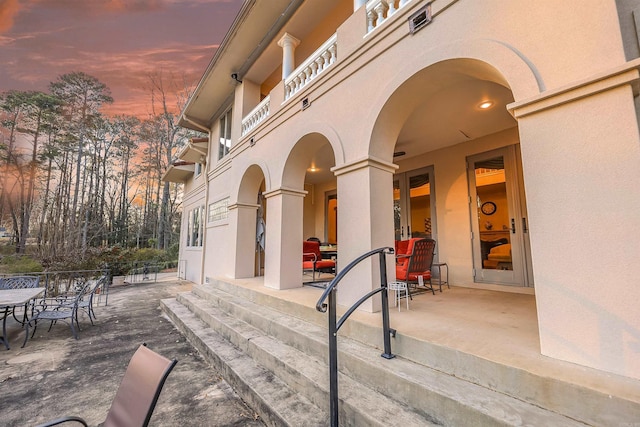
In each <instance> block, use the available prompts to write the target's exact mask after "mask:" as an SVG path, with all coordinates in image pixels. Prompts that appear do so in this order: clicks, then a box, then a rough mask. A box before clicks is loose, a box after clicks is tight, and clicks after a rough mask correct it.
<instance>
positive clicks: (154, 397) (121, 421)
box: [38, 344, 178, 427]
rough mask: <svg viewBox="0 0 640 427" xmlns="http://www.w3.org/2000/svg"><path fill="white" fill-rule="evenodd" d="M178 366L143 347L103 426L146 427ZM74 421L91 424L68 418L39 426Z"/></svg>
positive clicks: (137, 353) (130, 367)
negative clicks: (164, 388)
mask: <svg viewBox="0 0 640 427" xmlns="http://www.w3.org/2000/svg"><path fill="white" fill-rule="evenodd" d="M176 363H178V361H177V360H175V359H173V360H169V359H167V358H165V357H163V356H161V355H159V354H158V353H156V352H154V351H153V350H150V349H149V348H147V347H146V344H142V345H141V346H140V347H138V350H136V352H135V354H134V355H133V357H132V358H131V361H130V362H129V366H127V370H126V371H125V373H124V377H123V378H122V382H121V383H120V387H118V391H117V392H116V395H115V397H114V399H113V402H112V403H111V408H110V409H109V412H108V413H107V418H106V420H105V421H104V423H103V424H101V425H103V426H104V427H138V426H140V427H146V426H148V425H149V420H150V419H151V415H152V414H153V410H154V409H155V407H156V403H158V397H160V392H161V391H162V387H163V386H164V383H165V381H166V379H167V377H168V376H169V374H170V373H171V371H172V370H173V367H174V366H175V365H176ZM67 422H75V423H80V424H82V425H83V426H85V427H88V424H87V422H86V421H85V420H83V419H82V418H80V417H78V416H66V417H63V418H58V419H55V420H52V421H49V422H47V423H44V424H40V425H39V426H38V427H49V426H56V425H59V424H63V423H67Z"/></svg>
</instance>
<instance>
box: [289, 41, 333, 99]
mask: <svg viewBox="0 0 640 427" xmlns="http://www.w3.org/2000/svg"><path fill="white" fill-rule="evenodd" d="M337 39H338V37H337V35H336V34H334V35H332V36H331V37H330V38H329V40H327V41H326V42H324V44H323V45H322V46H320V48H319V49H318V50H316V51H315V52H314V53H313V54H312V55H311V56H309V57H308V58H307V59H306V60H305V61H304V62H303V63H302V64H301V65H300V66H299V67H298V68H296V69H295V70H293V72H292V73H291V75H290V76H289V77H287V78H286V79H285V81H284V90H285V93H284V99H285V101H286V100H287V99H289V98H291V97H292V96H293V95H295V94H296V93H297V92H299V91H300V90H302V88H304V87H305V86H306V85H308V84H309V83H310V82H311V81H313V80H314V79H315V78H316V77H318V76H319V75H320V74H322V72H324V71H325V70H326V69H327V68H329V67H330V66H331V65H332V64H333V63H334V62H336V60H337V59H338V43H337Z"/></svg>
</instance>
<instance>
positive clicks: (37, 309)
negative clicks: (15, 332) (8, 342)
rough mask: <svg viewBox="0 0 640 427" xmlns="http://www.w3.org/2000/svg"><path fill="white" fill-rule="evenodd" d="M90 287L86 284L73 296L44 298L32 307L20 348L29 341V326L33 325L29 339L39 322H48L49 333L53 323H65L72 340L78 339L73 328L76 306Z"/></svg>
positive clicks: (34, 332) (76, 314)
mask: <svg viewBox="0 0 640 427" xmlns="http://www.w3.org/2000/svg"><path fill="white" fill-rule="evenodd" d="M90 286H91V283H89V282H87V283H85V284H84V286H83V287H82V288H81V289H80V290H79V291H78V292H77V293H76V294H75V295H74V296H66V297H61V296H57V297H55V298H44V299H43V300H42V301H40V303H38V304H36V305H35V306H34V314H33V316H32V317H31V319H29V320H28V321H27V322H25V329H26V331H25V336H24V343H22V347H24V346H25V345H26V344H27V340H28V339H29V327H30V326H31V324H33V333H32V334H31V337H32V338H33V336H34V335H35V334H36V329H37V328H38V322H39V321H41V320H49V321H50V322H51V324H50V325H49V331H50V330H51V328H52V327H53V325H54V323H57V322H58V320H61V321H63V322H67V323H68V324H69V327H70V328H71V334H72V335H73V338H75V339H78V334H77V333H76V329H75V327H74V323H77V317H78V305H79V303H80V301H81V300H82V298H84V296H85V295H86V294H87V292H88V291H89V287H90Z"/></svg>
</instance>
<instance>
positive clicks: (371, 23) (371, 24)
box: [367, 10, 376, 32]
mask: <svg viewBox="0 0 640 427" xmlns="http://www.w3.org/2000/svg"><path fill="white" fill-rule="evenodd" d="M375 22H376V14H375V12H374V11H373V10H370V11H368V12H367V32H371V31H373V29H374V28H375V27H376V26H375Z"/></svg>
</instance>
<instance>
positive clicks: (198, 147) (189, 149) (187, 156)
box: [178, 138, 209, 163]
mask: <svg viewBox="0 0 640 427" xmlns="http://www.w3.org/2000/svg"><path fill="white" fill-rule="evenodd" d="M208 153H209V138H191V139H190V140H189V143H188V144H187V146H186V147H184V148H183V149H182V151H181V152H180V154H178V158H179V159H180V160H184V161H186V162H192V163H206V161H207V154H208Z"/></svg>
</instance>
